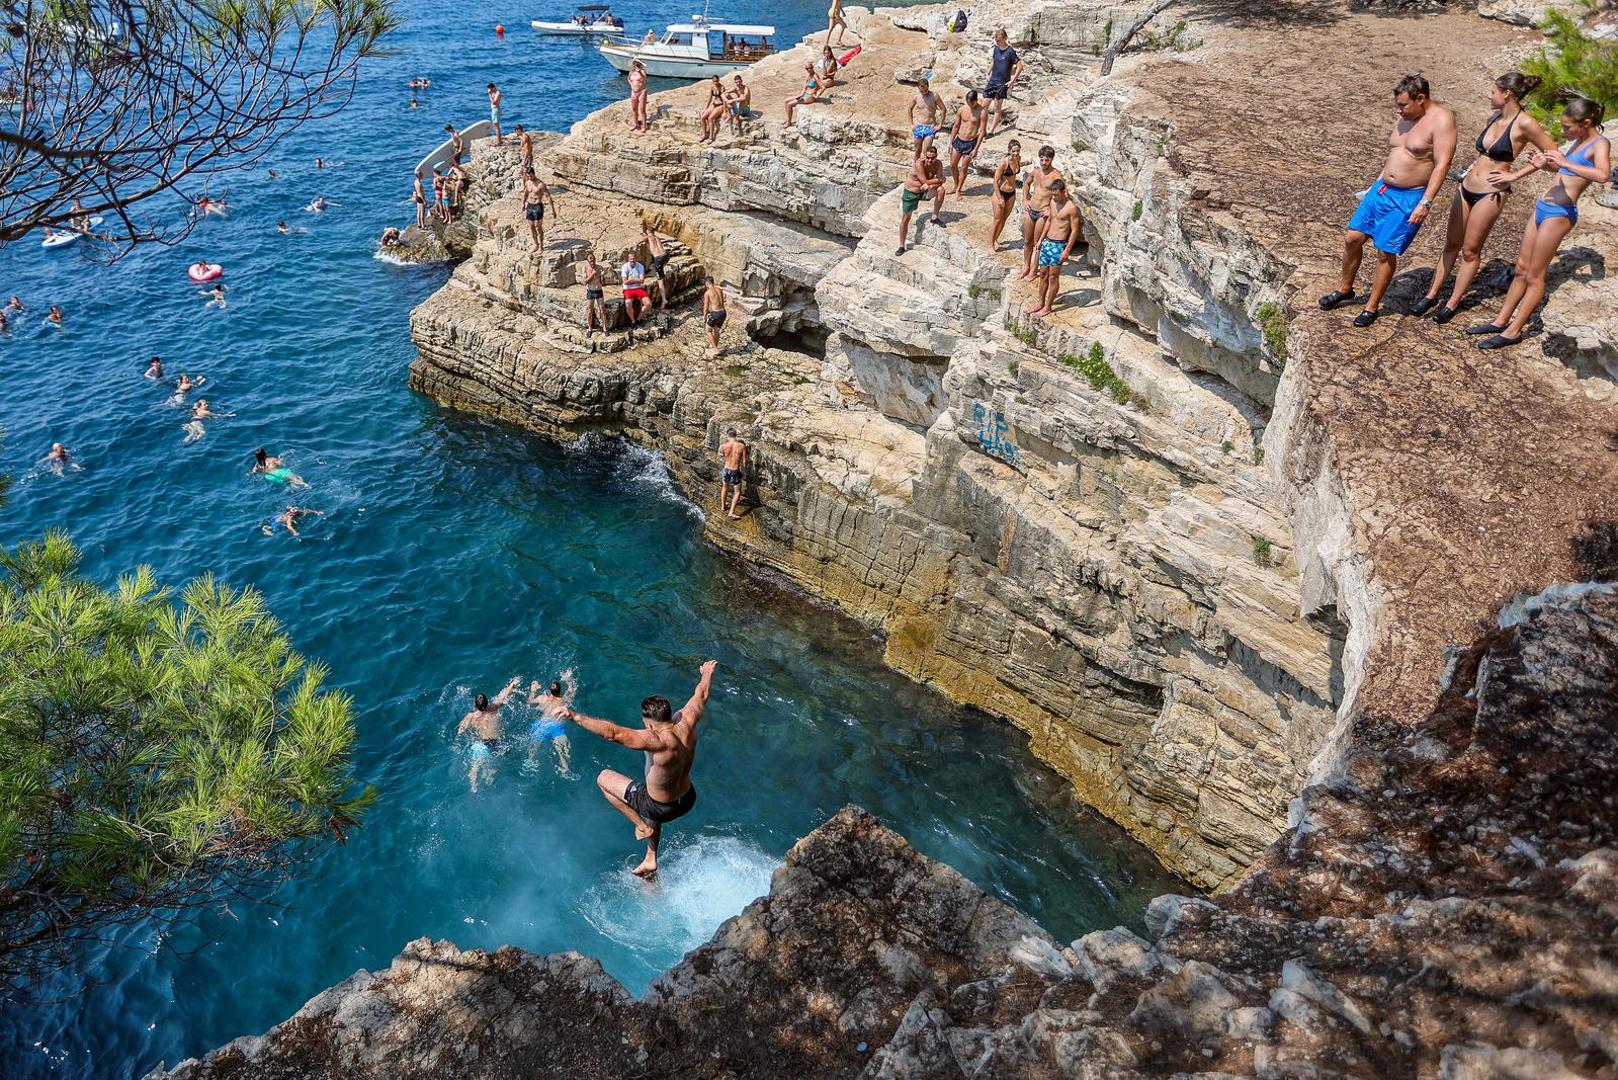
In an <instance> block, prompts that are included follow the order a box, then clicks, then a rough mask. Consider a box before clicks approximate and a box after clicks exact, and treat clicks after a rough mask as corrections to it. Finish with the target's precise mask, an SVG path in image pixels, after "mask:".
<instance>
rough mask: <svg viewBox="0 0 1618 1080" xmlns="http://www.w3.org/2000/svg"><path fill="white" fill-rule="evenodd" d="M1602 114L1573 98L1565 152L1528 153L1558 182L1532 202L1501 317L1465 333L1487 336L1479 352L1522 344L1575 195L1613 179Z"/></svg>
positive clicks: (1567, 228)
mask: <svg viewBox="0 0 1618 1080" xmlns="http://www.w3.org/2000/svg"><path fill="white" fill-rule="evenodd" d="M1602 111H1603V110H1602V107H1601V105H1600V104H1598V103H1597V102H1594V101H1591V100H1590V99H1589V98H1583V97H1579V98H1574V99H1573V101H1572V102H1570V103H1569V104H1568V107H1567V108H1566V109H1564V110H1562V138H1564V139H1567V140H1568V148H1567V149H1566V150H1549V151H1546V152H1544V153H1541V152H1540V151H1539V150H1537V149H1536V150H1533V151H1530V152H1529V155H1528V160H1529V162H1530V163H1531V164H1532V165H1533V166H1534V168H1536V169H1542V170H1544V171H1545V172H1549V173H1555V174H1556V183H1555V184H1552V185H1551V189H1550V190H1549V191H1547V192H1546V193H1545V194H1544V195H1543V196H1542V197H1541V198H1540V199H1539V201H1538V202H1536V203H1534V216H1533V219H1532V220H1531V221H1529V223H1528V228H1527V229H1526V230H1524V232H1523V235H1522V249H1521V250H1520V251H1519V252H1518V253H1517V274H1516V276H1515V277H1513V278H1512V279H1511V288H1510V290H1508V291H1507V293H1506V299H1505V302H1504V303H1503V304H1501V306H1500V314H1498V315H1496V316H1495V317H1494V321H1493V322H1491V323H1487V324H1485V325H1483V326H1474V327H1471V328H1469V329H1468V330H1467V331H1466V332H1467V333H1468V334H1478V335H1488V336H1487V338H1486V339H1485V340H1484V341H1481V342H1479V346H1480V347H1481V348H1485V349H1504V348H1505V347H1507V346H1508V345H1515V344H1517V343H1518V342H1519V341H1521V340H1522V335H1523V329H1524V328H1525V327H1526V326H1527V325H1528V320H1529V319H1530V318H1532V317H1533V314H1534V310H1535V309H1536V308H1538V307H1539V302H1540V301H1541V300H1543V299H1544V298H1545V272H1546V271H1547V270H1548V269H1549V268H1550V265H1551V260H1552V259H1553V258H1555V257H1556V249H1557V248H1559V247H1561V245H1562V241H1563V240H1565V239H1567V234H1568V233H1570V232H1572V231H1573V226H1575V225H1577V224H1578V223H1579V196H1580V195H1583V194H1584V192H1585V189H1586V188H1588V187H1589V186H1590V185H1591V184H1605V183H1607V182H1609V181H1610V180H1611V179H1612V144H1611V143H1609V142H1608V141H1607V139H1606V138H1605V137H1603V136H1602V135H1601V118H1602Z"/></svg>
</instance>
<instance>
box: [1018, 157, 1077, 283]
mask: <svg viewBox="0 0 1618 1080" xmlns="http://www.w3.org/2000/svg"><path fill="white" fill-rule="evenodd" d="M1058 180H1063V177H1062V171H1061V170H1060V169H1058V168H1057V167H1056V148H1055V147H1052V146H1041V147H1040V148H1039V164H1038V165H1037V166H1035V167H1034V168H1032V169H1029V170H1028V179H1027V180H1025V181H1023V189H1022V209H1023V221H1022V273H1021V274H1018V275H1017V279H1018V280H1019V281H1032V280H1033V279H1034V278H1035V277H1036V276H1037V275H1036V274H1035V273H1034V249H1035V248H1037V247H1038V246H1039V244H1040V242H1041V241H1042V240H1043V239H1044V238H1045V222H1044V220H1043V219H1044V217H1045V212H1046V210H1047V209H1048V208H1049V207H1050V204H1051V185H1053V184H1055V183H1056V182H1057V181H1058ZM1063 183H1064V184H1065V183H1066V181H1065V180H1063Z"/></svg>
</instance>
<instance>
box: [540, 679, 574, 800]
mask: <svg viewBox="0 0 1618 1080" xmlns="http://www.w3.org/2000/svg"><path fill="white" fill-rule="evenodd" d="M562 679H566V680H567V683H568V688H567V692H566V693H565V694H564V693H563V692H562ZM576 689H577V687H576V686H574V684H573V673H572V672H571V671H564V672H562V674H561V677H560V678H556V679H552V680H551V685H550V688H549V690H547V691H546V692H545V693H540V690H539V680H538V679H535V680H534V681H533V682H532V683H530V684H529V685H528V704H529V705H531V706H533V707H534V708H536V709H538V710H539V719H538V720H536V721H534V726H533V727H532V728H531V729H530V734H532V735H533V738H534V746H535V748H536V749H537V748H538V746H539V744H540V743H541V742H550V743H551V744H552V745H553V746H555V747H556V771H557V772H559V773H561V774H562V775H563V776H566V775H568V774H569V773H570V772H571V770H572V765H573V746H572V744H571V743H569V742H568V741H567V723H566V721H564V720H563V718H562V717H563V714H564V713H566V712H567V707H568V702H569V701H570V700H571V699H572V697H573V692H574V690H576Z"/></svg>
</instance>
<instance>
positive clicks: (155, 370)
mask: <svg viewBox="0 0 1618 1080" xmlns="http://www.w3.org/2000/svg"><path fill="white" fill-rule="evenodd" d="M146 377H147V378H148V379H153V380H156V381H162V379H163V358H162V357H161V356H154V357H152V362H151V363H150V364H149V365H147V368H146Z"/></svg>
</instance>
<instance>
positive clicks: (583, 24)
mask: <svg viewBox="0 0 1618 1080" xmlns="http://www.w3.org/2000/svg"><path fill="white" fill-rule="evenodd" d="M528 25H529V26H532V27H533V28H534V29H535V30H538V31H539V32H540V33H541V34H574V35H577V36H580V37H584V36H589V35H602V34H605V35H608V36H616V35H618V34H622V33H623V32H624V20H622V19H620V18H618V17H617V16H615V15H613V13H612V8H611V6H610V5H607V4H580V5H579V13H578V14H577V15H575V16H573V18H571V19H569V20H568V21H567V22H546V21H545V20H544V19H534V20H532V21H530V22H529V24H528Z"/></svg>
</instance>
